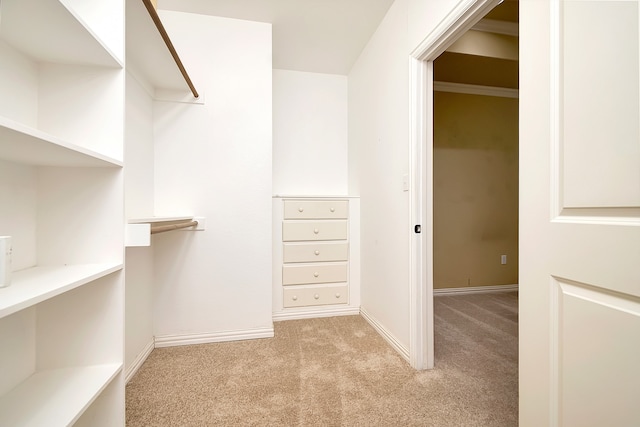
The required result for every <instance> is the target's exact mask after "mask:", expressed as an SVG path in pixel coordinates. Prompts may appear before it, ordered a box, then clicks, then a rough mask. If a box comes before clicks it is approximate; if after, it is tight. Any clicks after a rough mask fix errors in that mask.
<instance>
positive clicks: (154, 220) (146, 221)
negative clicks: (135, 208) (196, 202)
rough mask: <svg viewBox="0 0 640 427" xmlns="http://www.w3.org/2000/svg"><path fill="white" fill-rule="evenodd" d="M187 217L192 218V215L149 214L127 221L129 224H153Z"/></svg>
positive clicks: (186, 218)
mask: <svg viewBox="0 0 640 427" xmlns="http://www.w3.org/2000/svg"><path fill="white" fill-rule="evenodd" d="M189 219H193V215H182V216H180V215H177V216H150V217H146V218H132V219H130V220H129V221H127V222H128V223H129V224H154V223H158V222H171V221H186V220H189Z"/></svg>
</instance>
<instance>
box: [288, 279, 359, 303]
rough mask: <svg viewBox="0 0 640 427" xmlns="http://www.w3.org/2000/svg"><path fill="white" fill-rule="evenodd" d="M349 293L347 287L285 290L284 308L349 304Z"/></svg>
mask: <svg viewBox="0 0 640 427" xmlns="http://www.w3.org/2000/svg"><path fill="white" fill-rule="evenodd" d="M347 292H348V288H347V285H339V286H322V287H320V286H314V287H304V288H286V289H285V290H284V301H283V306H284V307H285V308H289V307H304V306H313V305H326V304H347V303H348V302H349V301H348V300H349V298H348V294H347Z"/></svg>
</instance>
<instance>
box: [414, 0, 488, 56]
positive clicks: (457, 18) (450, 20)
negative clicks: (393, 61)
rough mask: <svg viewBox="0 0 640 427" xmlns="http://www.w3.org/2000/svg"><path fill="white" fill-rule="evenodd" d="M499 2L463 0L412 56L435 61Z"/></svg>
mask: <svg viewBox="0 0 640 427" xmlns="http://www.w3.org/2000/svg"><path fill="white" fill-rule="evenodd" d="M499 3H500V0H461V1H460V2H459V3H458V4H457V5H456V7H455V8H454V9H453V10H452V11H451V12H449V14H448V15H447V16H446V17H445V18H444V19H443V20H442V21H441V22H440V24H438V26H437V27H436V28H434V29H433V31H431V33H429V35H428V36H427V37H425V39H424V40H423V41H422V43H420V44H419V45H418V46H417V47H416V48H415V49H414V50H413V52H411V56H412V57H413V58H416V59H419V60H421V61H434V60H435V59H436V58H437V57H438V56H440V55H441V54H442V52H444V51H445V50H447V48H448V47H449V46H451V45H452V44H453V43H454V42H455V41H456V40H457V39H458V38H459V37H460V36H461V35H463V34H464V33H465V32H467V30H470V29H471V28H472V27H473V26H474V25H475V24H477V23H478V22H479V21H480V19H481V18H482V17H483V16H484V15H486V14H487V13H488V12H489V11H490V10H491V9H493V8H494V7H495V6H497V5H498V4H499Z"/></svg>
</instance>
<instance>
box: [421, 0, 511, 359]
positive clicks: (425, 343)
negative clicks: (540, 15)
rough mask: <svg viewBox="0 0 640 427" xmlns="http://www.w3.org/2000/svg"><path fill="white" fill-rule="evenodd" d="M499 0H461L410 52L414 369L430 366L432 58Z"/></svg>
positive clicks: (431, 347)
mask: <svg viewBox="0 0 640 427" xmlns="http://www.w3.org/2000/svg"><path fill="white" fill-rule="evenodd" d="M501 1H502V0H461V1H460V2H459V3H458V4H457V5H456V7H455V8H454V9H453V10H452V11H451V12H450V13H449V14H448V15H447V16H446V17H445V19H444V20H442V22H440V24H438V26H436V28H435V29H434V30H433V31H432V32H431V33H430V34H429V35H428V36H427V37H426V38H425V39H424V40H423V41H422V43H420V44H419V45H418V47H416V48H415V49H414V50H413V52H411V54H410V59H409V61H410V64H409V71H410V79H409V94H410V95H409V96H410V105H409V120H410V124H409V126H410V128H409V131H410V136H409V138H410V150H409V153H410V154H409V155H410V159H409V167H410V176H411V185H410V186H409V188H410V195H409V200H410V202H409V203H410V205H409V215H410V221H411V222H410V223H411V224H413V225H414V226H415V225H420V226H421V230H420V232H418V231H417V230H415V229H413V228H412V230H411V231H410V232H411V233H412V237H411V238H410V239H409V241H410V249H409V250H410V257H409V261H410V262H409V264H410V265H409V268H410V279H411V282H410V290H409V357H410V363H411V366H412V367H413V368H415V369H432V368H433V367H434V363H435V360H434V313H433V128H434V123H433V61H435V59H436V58H437V57H438V56H440V55H441V54H442V53H443V52H444V51H445V50H446V49H447V48H448V47H449V46H451V45H452V44H453V43H454V42H455V41H456V40H457V39H458V38H459V37H460V36H462V35H463V34H464V33H465V32H467V30H469V29H470V28H471V27H473V26H474V25H475V24H476V23H477V22H478V21H479V20H480V19H482V18H483V17H484V16H485V15H486V14H487V13H488V12H489V11H490V10H491V9H493V8H494V7H495V6H497V5H498V4H500V3H501Z"/></svg>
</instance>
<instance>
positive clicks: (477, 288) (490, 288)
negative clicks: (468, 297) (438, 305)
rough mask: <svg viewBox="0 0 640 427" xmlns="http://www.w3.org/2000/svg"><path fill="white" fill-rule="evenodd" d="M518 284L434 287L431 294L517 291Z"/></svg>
mask: <svg viewBox="0 0 640 427" xmlns="http://www.w3.org/2000/svg"><path fill="white" fill-rule="evenodd" d="M517 290H518V285H496V286H471V287H467V288H443V289H434V290H433V296H438V295H464V294H489V293H498V292H511V291H517Z"/></svg>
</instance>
